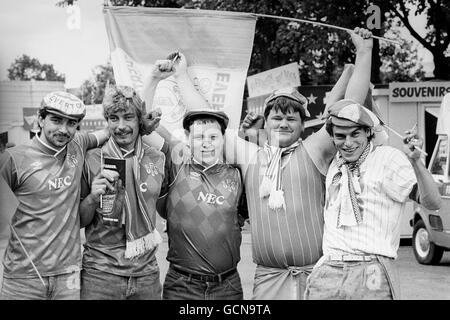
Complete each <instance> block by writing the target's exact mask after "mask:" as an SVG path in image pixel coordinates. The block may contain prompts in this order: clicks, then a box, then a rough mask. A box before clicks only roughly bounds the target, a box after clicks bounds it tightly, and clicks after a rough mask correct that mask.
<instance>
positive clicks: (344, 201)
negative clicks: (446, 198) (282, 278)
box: [305, 100, 440, 300]
mask: <svg viewBox="0 0 450 320" xmlns="http://www.w3.org/2000/svg"><path fill="white" fill-rule="evenodd" d="M329 113H330V117H329V118H328V120H327V124H326V127H327V131H328V133H329V134H330V136H331V137H332V138H333V141H334V144H335V145H336V148H337V150H338V153H337V155H336V157H335V158H334V159H333V162H332V163H331V165H330V168H329V170H328V173H327V177H326V198H325V212H324V219H325V229H324V235H323V244H322V247H323V253H324V255H323V257H321V258H320V260H319V261H318V262H317V264H316V266H315V267H314V270H313V272H312V273H311V275H310V277H309V278H308V281H307V288H306V293H305V297H306V298H307V299H371V300H372V299H397V298H399V290H398V289H399V283H398V279H397V274H396V272H395V271H396V270H395V269H393V268H394V266H393V265H392V260H394V259H395V258H396V257H397V250H398V246H399V242H400V221H401V217H402V215H403V213H404V211H405V203H406V201H407V200H408V198H410V199H413V200H415V201H419V199H420V203H422V204H423V205H424V206H425V207H426V208H427V209H429V210H438V209H439V206H440V196H439V192H438V188H437V185H436V183H435V182H434V180H433V177H432V176H431V174H430V173H429V172H428V170H427V169H426V168H425V166H424V165H423V163H422V161H421V159H420V152H419V151H418V150H417V149H416V148H415V146H418V147H421V146H422V141H421V140H420V139H417V136H415V133H414V132H407V135H406V136H405V138H404V143H405V144H404V148H403V152H404V153H402V152H401V151H400V150H398V149H395V148H393V147H390V146H374V145H373V143H372V137H373V135H374V132H375V131H374V129H376V127H378V126H379V125H380V122H379V120H378V118H377V117H376V116H375V115H374V114H373V113H372V112H371V111H370V110H368V109H366V108H365V107H363V106H362V105H361V104H359V103H357V102H355V101H352V100H341V101H339V102H337V103H335V104H334V105H333V106H331V107H330V109H329Z"/></svg>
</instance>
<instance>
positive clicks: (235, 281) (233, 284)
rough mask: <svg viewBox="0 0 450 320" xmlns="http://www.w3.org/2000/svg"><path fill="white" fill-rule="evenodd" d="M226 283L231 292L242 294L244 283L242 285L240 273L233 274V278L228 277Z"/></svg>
mask: <svg viewBox="0 0 450 320" xmlns="http://www.w3.org/2000/svg"><path fill="white" fill-rule="evenodd" d="M225 283H226V286H227V288H230V290H232V291H234V292H236V293H241V292H242V283H241V277H240V276H239V273H237V272H236V273H235V274H233V275H232V276H231V277H228V278H227V279H225Z"/></svg>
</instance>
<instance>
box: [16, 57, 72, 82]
mask: <svg viewBox="0 0 450 320" xmlns="http://www.w3.org/2000/svg"><path fill="white" fill-rule="evenodd" d="M8 79H9V80H46V81H65V76H64V74H61V73H59V72H57V71H56V70H55V69H54V67H53V65H52V64H41V63H40V62H39V60H38V59H36V58H31V57H29V56H28V55H26V54H24V55H22V56H20V57H18V58H16V60H14V62H13V63H12V64H11V66H10V67H9V69H8Z"/></svg>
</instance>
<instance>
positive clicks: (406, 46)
mask: <svg viewBox="0 0 450 320" xmlns="http://www.w3.org/2000/svg"><path fill="white" fill-rule="evenodd" d="M399 34H400V31H399V29H392V30H390V32H389V33H388V34H386V36H388V37H389V38H397V39H398V40H399V41H400V42H401V46H392V45H386V43H383V44H382V45H381V48H380V56H381V61H382V65H381V69H380V71H381V80H382V82H384V83H389V82H392V81H406V82H408V81H421V80H423V79H424V78H425V71H424V69H423V65H422V61H421V59H419V57H418V54H417V44H414V43H413V42H412V41H410V42H408V41H405V40H403V39H401V38H400V35H399Z"/></svg>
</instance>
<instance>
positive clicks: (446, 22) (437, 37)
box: [377, 0, 450, 80]
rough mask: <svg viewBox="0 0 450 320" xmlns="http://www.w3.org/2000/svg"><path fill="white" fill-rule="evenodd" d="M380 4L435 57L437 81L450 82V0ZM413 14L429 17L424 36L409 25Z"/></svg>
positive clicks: (382, 2) (387, 2)
mask: <svg viewBox="0 0 450 320" xmlns="http://www.w3.org/2000/svg"><path fill="white" fill-rule="evenodd" d="M377 2H378V4H379V5H380V6H381V7H382V8H384V10H386V12H389V14H390V17H391V18H392V17H395V18H398V19H399V20H400V21H401V24H402V25H403V26H405V27H406V28H407V29H408V31H409V32H410V33H411V35H412V36H413V37H414V38H416V39H417V41H419V43H420V44H421V45H423V46H424V47H425V48H426V49H428V50H429V51H430V52H431V53H432V54H433V58H434V66H435V69H434V76H435V78H437V79H442V80H450V47H449V45H450V1H449V0H390V1H381V0H378V1H377ZM410 14H414V15H420V14H425V15H426V17H427V25H426V31H427V32H426V35H425V36H424V37H422V36H421V35H420V34H419V32H418V31H417V30H416V29H415V28H414V27H413V26H412V25H411V23H410V22H409V19H408V17H409V15H410Z"/></svg>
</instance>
